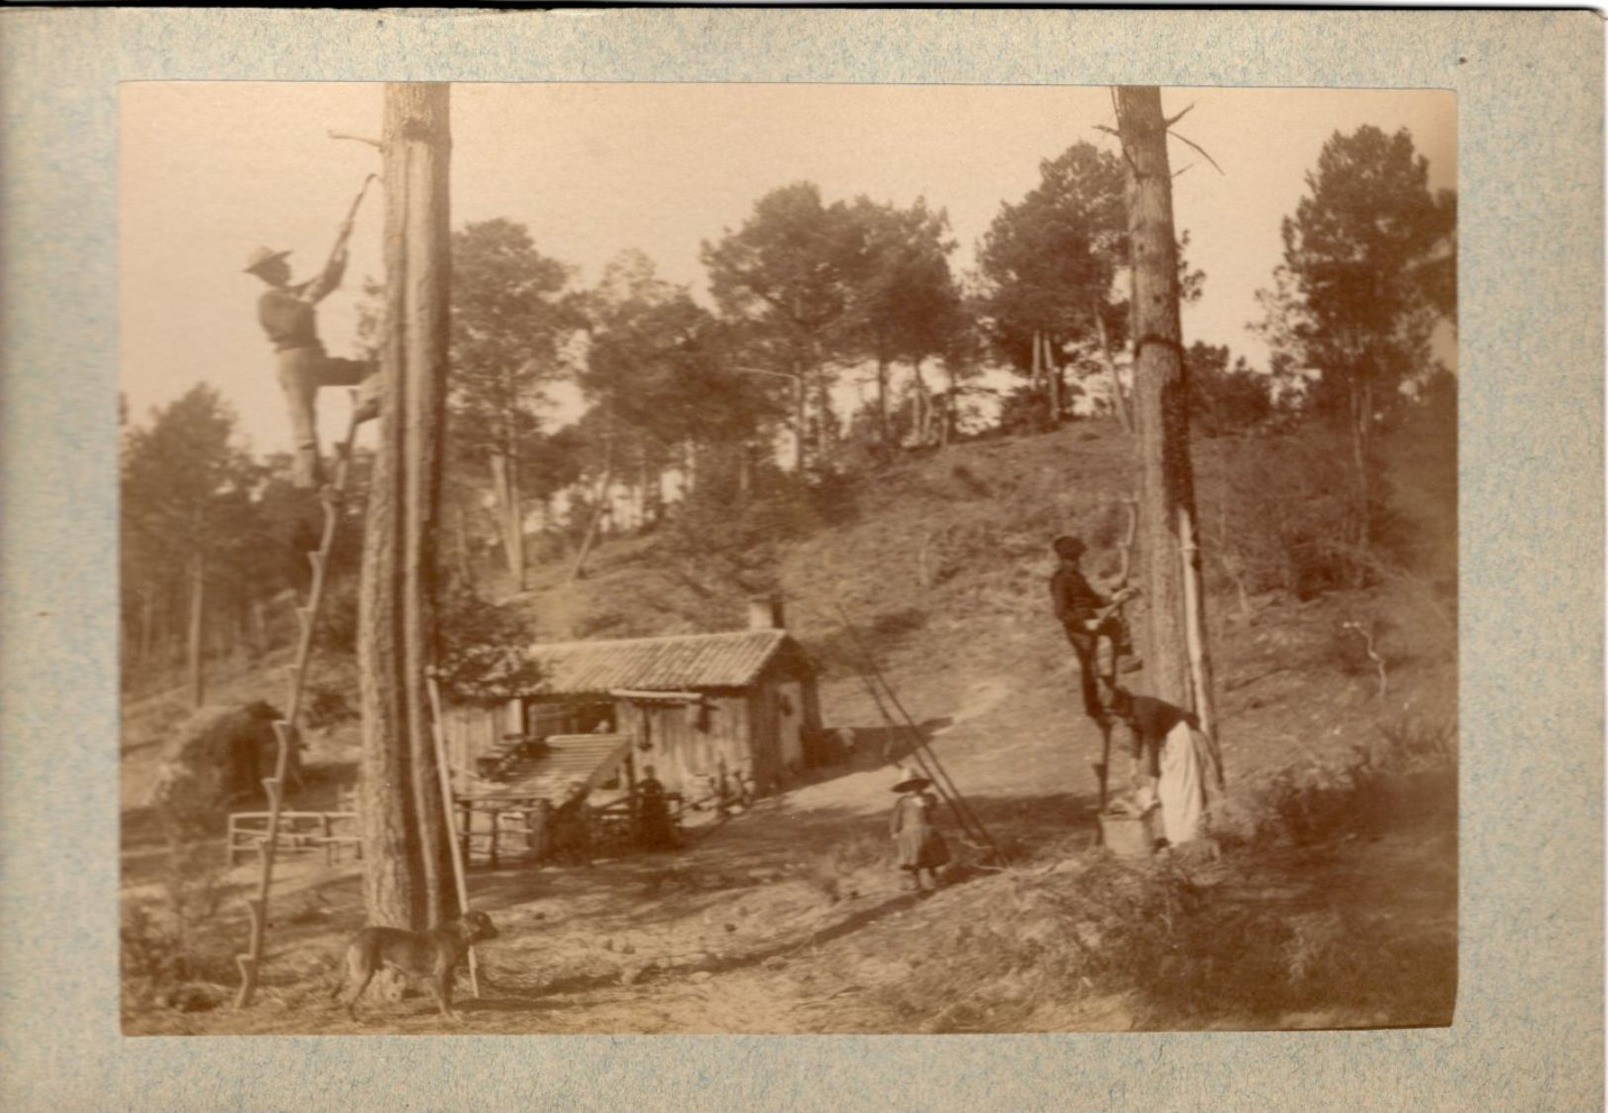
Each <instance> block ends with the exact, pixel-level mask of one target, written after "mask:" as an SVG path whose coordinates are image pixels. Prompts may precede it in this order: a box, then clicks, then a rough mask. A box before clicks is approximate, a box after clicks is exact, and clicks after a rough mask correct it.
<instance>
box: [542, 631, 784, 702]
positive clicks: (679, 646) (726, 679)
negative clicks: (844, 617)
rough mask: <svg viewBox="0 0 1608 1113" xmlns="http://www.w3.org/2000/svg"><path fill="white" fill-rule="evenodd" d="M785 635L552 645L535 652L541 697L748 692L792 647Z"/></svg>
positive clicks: (753, 633) (737, 633) (763, 633)
mask: <svg viewBox="0 0 1608 1113" xmlns="http://www.w3.org/2000/svg"><path fill="white" fill-rule="evenodd" d="M787 640H788V637H787V631H785V630H738V631H735V632H732V633H725V634H683V635H679V636H674V637H663V638H628V639H624V640H620V641H595V642H552V643H550V644H547V645H537V646H534V647H532V650H531V657H532V659H533V660H534V661H535V663H536V667H537V668H538V669H540V670H541V675H542V682H541V684H540V686H539V687H538V688H537V693H538V694H540V695H555V696H570V695H582V694H586V693H593V692H607V691H611V690H613V689H616V688H639V689H657V690H661V691H673V690H675V689H678V688H742V687H746V686H747V685H749V684H752V683H753V682H754V680H755V679H756V678H757V677H758V676H759V673H760V671H761V670H762V669H763V668H764V667H765V665H766V664H767V663H768V662H769V661H770V659H771V658H772V657H773V656H775V654H776V652H777V650H779V649H781V647H782V645H783V643H785V642H787Z"/></svg>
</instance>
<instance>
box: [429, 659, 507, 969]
mask: <svg viewBox="0 0 1608 1113" xmlns="http://www.w3.org/2000/svg"><path fill="white" fill-rule="evenodd" d="M424 683H425V690H426V691H427V692H429V694H430V723H431V732H430V733H431V738H432V740H433V741H434V743H435V757H436V773H437V775H438V777H439V778H440V781H441V805H442V807H443V808H445V809H446V813H447V839H448V841H449V843H450V845H451V847H452V880H453V883H454V884H455V885H456V892H457V894H458V907H459V908H460V909H462V910H463V911H464V912H468V911H469V877H468V870H467V869H466V868H465V865H464V860H463V843H462V842H461V841H460V840H459V832H458V809H457V807H456V805H455V804H454V802H453V799H452V770H451V768H450V767H449V766H448V764H447V736H446V724H445V721H444V720H443V719H442V716H441V688H440V685H439V684H438V683H437V682H436V676H435V670H434V669H431V670H430V675H429V676H427V677H426V678H425V682H424ZM493 837H494V838H495V836H493ZM469 989H470V991H471V992H472V993H474V995H475V996H476V997H479V996H480V960H479V958H478V957H477V956H476V955H475V949H474V948H473V947H470V948H469Z"/></svg>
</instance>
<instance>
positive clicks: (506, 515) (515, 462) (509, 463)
mask: <svg viewBox="0 0 1608 1113" xmlns="http://www.w3.org/2000/svg"><path fill="white" fill-rule="evenodd" d="M491 489H492V493H493V495H494V496H495V498H496V500H497V527H498V530H499V531H500V532H501V533H502V537H503V552H504V554H505V555H506V556H507V558H508V575H509V576H510V577H512V578H513V581H514V590H516V591H524V590H525V515H524V496H523V495H522V494H521V493H520V490H519V457H518V456H517V455H516V454H515V453H514V452H512V451H509V452H495V453H493V454H492V455H491Z"/></svg>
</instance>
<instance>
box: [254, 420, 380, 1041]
mask: <svg viewBox="0 0 1608 1113" xmlns="http://www.w3.org/2000/svg"><path fill="white" fill-rule="evenodd" d="M351 399H352V417H351V421H350V424H349V425H348V426H347V430H346V437H345V439H344V440H342V441H340V442H339V443H338V444H337V445H336V446H335V476H334V479H333V481H332V482H331V483H329V484H327V485H326V486H324V487H323V488H322V489H320V491H319V492H318V498H319V502H320V504H321V505H322V507H323V511H324V530H323V534H322V535H321V537H320V539H319V544H318V549H317V550H316V551H314V552H310V553H308V554H307V559H308V561H309V562H310V563H311V564H312V568H313V580H312V584H311V586H310V587H309V588H308V591H307V602H306V603H305V604H304V605H302V606H299V607H297V608H296V619H297V623H298V625H299V627H300V630H299V636H298V639H297V642H296V659H295V661H294V663H292V664H291V665H290V666H289V668H288V672H289V683H290V692H289V695H288V697H287V699H286V711H285V716H284V718H282V719H278V720H276V721H275V722H274V734H275V736H276V740H277V743H278V745H277V748H276V753H275V758H274V772H273V775H272V776H269V777H264V778H263V779H262V786H263V788H264V789H265V790H266V791H267V794H268V826H267V829H266V833H265V836H264V838H263V841H262V844H261V850H260V852H261V855H262V876H261V878H260V879H259V880H258V882H257V893H256V895H255V896H251V897H247V898H246V912H247V914H248V915H249V917H250V921H251V936H250V940H249V942H248V944H247V947H246V951H245V953H244V954H239V955H236V956H235V963H236V965H238V966H239V967H240V989H239V992H237V993H236V994H235V1002H234V1003H235V1008H237V1009H238V1008H244V1007H246V1006H247V1005H249V1004H251V998H252V995H253V994H254V993H255V992H256V990H257V972H258V969H259V967H260V966H261V964H262V952H263V935H264V932H265V930H266V928H267V918H268V893H269V890H270V889H271V888H272V885H273V878H274V858H275V856H276V854H277V852H278V847H279V822H280V817H281V813H282V810H283V804H284V790H285V774H286V771H287V770H288V768H289V765H290V749H291V747H292V746H294V745H295V744H296V737H297V729H298V727H299V725H300V720H301V712H302V694H303V691H304V689H305V687H306V681H307V663H308V660H309V659H310V658H311V656H312V649H313V632H314V628H315V626H316V625H317V621H318V609H319V607H320V606H321V605H322V604H323V601H324V585H325V582H326V578H327V575H328V570H329V554H330V552H331V550H332V549H333V548H334V546H335V536H336V533H337V532H338V530H339V526H340V520H341V506H342V504H343V502H344V500H345V496H346V485H347V482H348V480H349V479H350V477H351V472H352V446H353V444H354V443H355V442H356V440H357V430H358V427H359V426H360V425H361V424H362V420H361V419H360V417H359V415H360V413H361V410H360V408H359V406H360V402H359V395H358V391H356V390H353V391H352V392H351Z"/></svg>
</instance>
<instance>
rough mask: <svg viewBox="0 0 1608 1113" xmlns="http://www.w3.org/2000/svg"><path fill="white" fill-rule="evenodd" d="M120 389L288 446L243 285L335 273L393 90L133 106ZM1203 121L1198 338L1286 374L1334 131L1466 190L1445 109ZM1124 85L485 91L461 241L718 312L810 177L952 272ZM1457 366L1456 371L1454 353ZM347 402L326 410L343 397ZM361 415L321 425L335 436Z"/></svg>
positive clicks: (1198, 97) (1248, 110)
mask: <svg viewBox="0 0 1608 1113" xmlns="http://www.w3.org/2000/svg"><path fill="white" fill-rule="evenodd" d="M120 96H121V105H120V108H121V136H120V145H119V150H120V166H119V173H120V182H119V204H120V220H119V224H120V227H119V243H120V248H119V250H120V305H119V316H120V325H121V330H120V332H121V340H120V365H121V366H120V386H121V389H122V391H123V392H124V394H125V395H126V396H127V399H128V401H129V404H130V415H131V417H132V419H133V420H135V421H136V422H140V423H143V422H146V421H148V420H149V411H150V409H151V408H152V407H153V406H159V405H165V404H167V403H169V402H171V401H173V400H174V399H176V398H178V397H179V396H180V395H182V394H183V393H184V392H185V391H187V390H189V389H190V388H191V387H192V386H194V385H195V384H196V383H197V382H198V381H205V382H208V383H210V384H212V385H213V386H215V387H216V388H217V389H218V390H219V392H220V393H221V394H222V395H223V397H224V399H225V400H226V401H227V402H228V403H229V404H230V405H231V406H232V407H233V408H234V410H235V412H236V414H237V417H238V419H239V429H240V431H241V434H242V439H243V441H244V442H245V444H246V446H247V447H248V448H249V449H251V450H252V451H253V452H255V453H259V454H260V453H266V452H271V451H283V450H288V448H289V447H290V425H289V419H288V417H287V415H286V413H285V406H284V404H283V399H282V396H281V394H280V391H279V387H278V385H277V383H276V381H275V378H274V360H273V354H272V351H271V349H270V347H269V345H268V343H267V340H266V338H265V337H264V336H263V334H262V330H261V328H260V326H259V325H258V324H257V320H256V310H255V307H256V299H257V296H258V294H259V293H260V292H261V290H262V285H261V283H260V282H259V281H258V280H257V279H255V278H253V277H252V276H250V275H247V274H244V273H242V267H244V265H245V262H246V258H247V256H248V255H249V254H250V252H251V250H252V249H253V248H255V247H257V246H258V245H265V246H270V247H272V248H274V249H275V250H282V249H287V248H288V249H290V251H291V252H292V254H291V255H290V262H291V264H292V267H293V270H294V273H295V280H296V281H300V280H302V279H303V278H305V277H310V276H311V274H312V273H313V272H314V271H315V270H316V269H317V268H318V267H319V266H320V265H321V264H322V262H323V260H324V258H325V257H326V255H327V253H328V251H329V248H330V245H331V243H332V241H333V239H334V235H335V232H336V229H337V227H338V225H339V224H340V221H341V220H342V218H343V217H344V216H345V213H346V210H347V208H348V206H349V205H350V204H351V201H352V198H353V197H354V196H355V195H356V193H357V190H358V188H359V186H360V185H361V184H362V181H363V178H364V176H365V175H366V174H368V173H370V172H377V171H378V170H379V164H380V159H379V153H378V152H377V151H376V150H374V149H373V148H371V147H369V146H367V145H365V144H363V143H358V142H353V141H350V140H343V139H334V138H331V136H330V133H331V132H335V133H345V134H351V135H360V136H369V137H374V138H378V136H379V132H380V120H381V109H382V99H383V87H382V86H380V85H377V84H357V83H351V84H297V83H288V82H287V83H223V82H161V83H129V84H125V85H124V86H123V87H122V90H121V94H120ZM1162 104H1163V109H1164V111H1166V112H1167V113H1168V114H1169V115H1174V114H1176V113H1178V112H1180V111H1182V110H1183V109H1184V108H1186V107H1190V106H1192V108H1191V110H1190V112H1189V114H1188V115H1187V116H1186V117H1185V118H1184V119H1183V120H1182V121H1180V122H1179V123H1178V125H1177V127H1176V131H1177V132H1178V133H1179V134H1181V135H1182V136H1184V137H1186V138H1187V139H1189V140H1190V141H1192V142H1193V143H1195V144H1197V145H1198V146H1200V147H1201V148H1203V149H1205V150H1206V151H1207V152H1208V153H1209V154H1210V155H1211V157H1212V159H1213V160H1214V161H1215V162H1216V163H1217V165H1218V166H1219V167H1221V172H1219V171H1218V170H1217V169H1214V168H1213V167H1212V166H1211V165H1210V164H1209V163H1208V162H1207V161H1206V159H1204V158H1202V157H1201V156H1200V155H1199V154H1198V153H1196V152H1195V151H1194V150H1192V149H1191V148H1190V147H1189V146H1187V145H1186V144H1184V143H1181V142H1179V141H1177V140H1176V139H1175V140H1174V141H1173V142H1172V145H1171V151H1170V153H1171V158H1172V164H1173V168H1174V172H1175V175H1176V177H1175V179H1174V209H1175V219H1176V221H1177V223H1178V226H1179V228H1180V229H1182V230H1187V231H1188V232H1189V235H1190V247H1189V252H1188V258H1189V260H1190V261H1191V263H1192V264H1193V265H1194V266H1196V267H1199V268H1200V269H1202V270H1204V271H1205V273H1206V285H1205V293H1204V295H1203V297H1202V298H1201V300H1200V301H1199V302H1198V303H1197V304H1195V305H1192V306H1186V307H1185V309H1184V316H1183V329H1184V342H1185V343H1186V344H1189V343H1193V342H1194V341H1196V340H1203V341H1206V342H1208V343H1212V344H1226V345H1228V346H1229V347H1230V349H1232V351H1233V352H1234V354H1236V355H1241V354H1243V355H1245V356H1246V357H1247V358H1248V359H1249V360H1250V361H1251V363H1252V365H1253V366H1257V367H1265V366H1266V362H1267V351H1266V347H1265V346H1264V345H1263V344H1261V343H1260V341H1259V340H1258V339H1257V338H1256V337H1255V335H1254V334H1252V333H1251V332H1250V331H1248V329H1247V327H1246V326H1247V324H1248V323H1250V322H1252V321H1253V320H1256V319H1258V318H1259V316H1260V313H1259V310H1258V306H1257V303H1256V292H1257V290H1258V289H1261V288H1264V287H1267V286H1269V285H1271V278H1272V273H1273V269H1274V267H1276V266H1277V265H1278V263H1279V261H1280V256H1281V252H1282V243H1281V241H1280V237H1279V224H1280V221H1281V220H1282V219H1283V217H1285V216H1286V215H1289V214H1290V213H1292V212H1293V211H1294V210H1295V206H1296V204H1297V202H1298V201H1299V199H1300V198H1301V196H1302V195H1303V193H1304V192H1305V188H1306V186H1305V175H1306V174H1307V173H1308V172H1309V171H1311V170H1312V169H1313V168H1314V167H1315V166H1316V164H1317V159H1318V154H1319V152H1320V150H1321V149H1322V147H1323V144H1324V142H1325V141H1326V140H1328V139H1329V138H1330V137H1331V136H1332V135H1333V134H1334V133H1335V132H1336V131H1339V132H1343V133H1350V132H1352V131H1354V130H1355V129H1356V128H1358V127H1359V126H1361V125H1363V124H1372V125H1375V126H1377V127H1380V128H1382V129H1384V130H1385V131H1387V132H1394V131H1395V130H1397V129H1398V128H1403V127H1405V128H1407V129H1408V130H1409V131H1410V132H1411V133H1412V136H1413V140H1414V143H1415V145H1416V146H1417V148H1418V150H1419V152H1420V153H1421V154H1423V155H1424V156H1426V157H1427V158H1428V160H1429V174H1430V185H1431V187H1432V188H1443V187H1444V188H1455V187H1456V185H1457V182H1456V150H1457V139H1456V105H1455V100H1454V97H1453V95H1452V94H1451V93H1449V92H1444V91H1433V90H1413V91H1404V90H1338V89H1256V90H1250V89H1224V88H1193V89H1164V90H1163V91H1162ZM1113 123H1114V120H1113V116H1112V108H1111V97H1110V93H1109V91H1108V90H1107V89H1105V88H1103V87H1068V86H983V85H969V86H963V85H808V84H796V85H736V84H685V85H653V84H553V85H542V84H529V85H512V84H488V85H473V84H469V85H462V84H460V85H454V86H453V89H452V141H453V148H452V184H451V191H452V198H451V208H452V225H453V227H454V228H457V227H461V226H462V225H463V224H465V223H467V222H471V221H479V220H488V219H491V218H495V217H503V218H507V219H509V220H513V221H515V222H518V223H521V224H524V225H525V226H526V227H528V228H529V230H530V232H531V235H532V237H533V239H534V240H535V243H536V246H537V249H538V250H540V251H541V252H542V253H543V254H545V255H547V256H550V257H552V258H555V259H558V260H560V261H563V262H565V263H568V264H570V265H572V266H574V267H576V268H577V270H578V278H579V281H580V282H581V283H583V284H586V285H590V284H592V283H595V282H596V280H597V279H598V278H599V276H600V275H601V273H602V270H603V268H604V266H605V265H606V264H607V263H608V262H609V261H610V260H611V259H613V258H614V257H616V256H617V255H618V254H619V253H620V252H622V251H624V250H627V249H631V248H636V249H640V250H641V251H643V252H645V253H646V254H647V255H648V256H649V257H650V258H652V259H653V261H654V262H655V264H656V265H657V267H658V271H659V274H660V276H661V277H663V278H665V279H667V280H669V281H672V282H676V283H680V284H684V285H687V286H690V287H691V288H692V289H693V291H694V294H695V295H697V296H700V297H702V296H703V294H704V285H705V283H704V274H703V268H702V265H701V264H700V262H699V249H700V245H701V244H702V243H703V242H704V241H713V240H718V239H719V238H720V237H721V236H722V235H724V234H725V232H726V231H728V230H731V231H735V230H736V229H737V228H739V227H740V226H741V225H742V223H743V222H744V220H745V219H746V218H747V217H748V215H749V214H750V212H751V211H752V208H753V205H754V202H755V201H757V200H758V199H759V198H760V197H762V196H763V195H764V194H766V193H767V192H769V191H770V190H772V189H775V188H778V187H780V186H784V185H787V184H790V183H792V182H796V181H800V180H808V181H813V182H815V183H816V184H817V185H819V186H820V187H821V191H822V194H823V196H824V198H825V200H826V201H827V202H828V203H830V202H832V201H836V200H847V199H852V198H853V197H855V196H858V195H860V194H865V195H867V196H869V197H871V198H872V199H873V200H876V201H891V202H893V203H895V204H899V205H908V204H910V203H911V202H913V201H914V200H915V199H916V198H918V197H921V198H925V200H926V201H927V203H928V204H929V206H931V207H935V208H942V209H944V210H946V211H947V213H948V215H949V219H950V224H951V228H952V230H953V234H954V237H955V239H956V240H957V241H958V242H959V245H960V246H959V249H958V250H957V251H956V253H955V255H954V257H953V265H954V267H955V268H956V270H957V272H963V271H966V270H969V269H971V267H972V266H973V256H974V248H975V245H976V243H977V241H978V240H979V239H980V238H981V237H982V235H983V233H984V232H985V231H986V230H987V228H988V226H989V224H990V222H991V221H992V220H993V219H994V217H995V216H996V215H997V214H998V213H999V210H1000V207H1001V206H1002V205H1003V204H1007V203H1015V202H1017V201H1019V200H1020V199H1021V198H1022V197H1023V196H1024V195H1025V194H1026V193H1027V192H1028V191H1029V190H1031V189H1033V188H1034V187H1035V186H1036V185H1037V184H1038V181H1039V164H1040V162H1041V161H1042V160H1044V159H1049V158H1054V157H1055V156H1057V155H1058V154H1060V153H1061V152H1062V151H1064V150H1066V148H1067V147H1069V146H1071V145H1072V144H1073V143H1077V142H1080V141H1089V142H1092V143H1095V144H1097V145H1099V146H1102V147H1105V148H1107V149H1111V150H1116V141H1115V139H1113V138H1112V137H1110V136H1108V135H1106V134H1104V133H1103V132H1101V131H1100V130H1099V127H1100V126H1101V125H1105V126H1111V125H1112V124H1113ZM381 222H382V215H381V205H380V204H379V203H378V195H377V193H376V192H373V191H371V193H370V195H369V197H368V199H367V200H366V201H365V202H364V208H363V210H362V211H361V212H360V213H359V215H358V219H357V225H356V231H355V233H354V236H353V240H352V245H351V251H352V262H351V266H350V268H349V270H348V274H347V281H346V285H345V286H344V287H343V288H342V289H341V290H340V291H338V292H336V293H335V294H334V295H332V296H331V297H330V298H329V299H328V300H327V301H325V302H324V303H323V305H322V306H321V308H320V313H319V325H320V333H321V335H322V337H323V339H324V342H325V345H326V347H327V348H328V349H329V351H330V353H331V354H333V355H349V354H352V351H353V344H354V335H355V324H356V306H357V302H358V298H359V292H360V288H361V285H362V279H363V278H364V277H365V276H373V277H376V278H378V277H380V276H381V274H382V272H383V266H382V264H381V259H380V242H379V241H380V231H381ZM1440 354H1441V357H1442V358H1443V359H1445V360H1446V361H1447V362H1448V363H1453V362H1454V359H1455V352H1453V351H1451V350H1450V348H1449V346H1448V347H1447V348H1446V349H1445V350H1444V351H1442V352H1441V353H1440ZM332 393H335V392H329V391H326V392H324V394H323V397H324V398H325V399H329V398H330V397H331V394H332ZM345 413H346V403H345V401H344V400H343V399H340V398H338V397H337V398H336V400H335V403H334V404H333V405H331V404H329V403H327V402H326V403H325V404H323V405H321V424H322V426H323V429H324V435H325V437H326V438H328V437H329V436H330V435H332V434H333V433H334V432H335V431H336V429H337V428H338V427H339V425H340V424H341V423H342V422H344V418H345Z"/></svg>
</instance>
